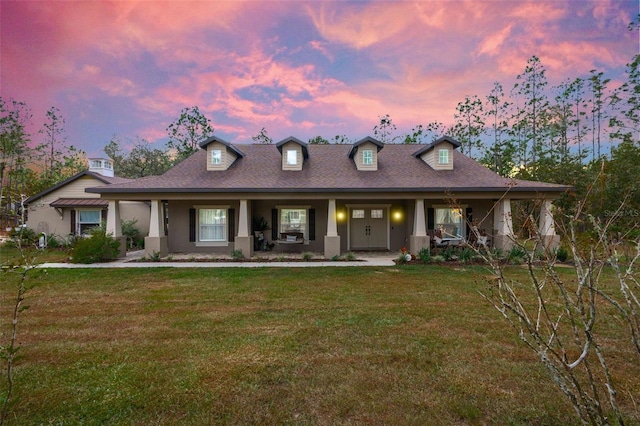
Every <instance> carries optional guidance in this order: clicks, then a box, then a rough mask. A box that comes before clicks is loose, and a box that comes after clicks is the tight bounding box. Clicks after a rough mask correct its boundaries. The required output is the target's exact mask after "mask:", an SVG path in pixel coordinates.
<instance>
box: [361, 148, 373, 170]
mask: <svg viewBox="0 0 640 426" xmlns="http://www.w3.org/2000/svg"><path fill="white" fill-rule="evenodd" d="M362 164H364V165H365V166H370V165H372V164H373V150H371V149H365V150H363V151H362Z"/></svg>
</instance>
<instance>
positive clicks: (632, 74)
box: [609, 54, 640, 143]
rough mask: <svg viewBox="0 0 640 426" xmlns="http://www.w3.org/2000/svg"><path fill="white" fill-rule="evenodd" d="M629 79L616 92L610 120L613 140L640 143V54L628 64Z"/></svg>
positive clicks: (613, 96)
mask: <svg viewBox="0 0 640 426" xmlns="http://www.w3.org/2000/svg"><path fill="white" fill-rule="evenodd" d="M627 75H628V79H627V81H625V82H624V83H623V84H622V85H621V86H620V87H619V88H618V90H616V91H615V92H614V94H613V95H612V97H611V106H612V108H613V111H614V113H616V114H615V115H614V116H613V117H611V118H610V120H609V127H611V128H612V133H611V134H610V136H611V138H613V139H619V140H621V141H625V142H638V143H640V54H638V55H636V56H635V57H634V58H633V60H632V61H631V62H630V63H629V64H627Z"/></svg>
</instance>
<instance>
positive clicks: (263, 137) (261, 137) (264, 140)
mask: <svg viewBox="0 0 640 426" xmlns="http://www.w3.org/2000/svg"><path fill="white" fill-rule="evenodd" d="M251 139H253V140H254V142H257V143H261V144H272V143H273V139H272V138H270V137H269V134H268V133H267V129H265V128H264V127H263V128H262V129H260V132H259V133H258V134H257V135H255V136H252V137H251Z"/></svg>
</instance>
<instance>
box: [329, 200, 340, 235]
mask: <svg viewBox="0 0 640 426" xmlns="http://www.w3.org/2000/svg"><path fill="white" fill-rule="evenodd" d="M337 236H338V221H337V217H336V200H333V199H332V200H329V208H328V209H327V237H337Z"/></svg>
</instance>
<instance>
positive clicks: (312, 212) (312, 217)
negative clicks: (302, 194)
mask: <svg viewBox="0 0 640 426" xmlns="http://www.w3.org/2000/svg"><path fill="white" fill-rule="evenodd" d="M315 240H316V209H309V241H315Z"/></svg>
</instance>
